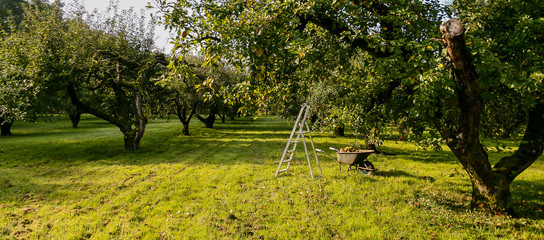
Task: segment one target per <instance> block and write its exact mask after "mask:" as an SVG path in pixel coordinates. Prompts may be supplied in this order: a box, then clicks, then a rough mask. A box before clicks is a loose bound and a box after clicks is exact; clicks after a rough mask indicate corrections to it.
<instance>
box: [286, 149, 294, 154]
mask: <svg viewBox="0 0 544 240" xmlns="http://www.w3.org/2000/svg"><path fill="white" fill-rule="evenodd" d="M295 150H296V149H289V150H287V152H288V153H292V152H294V151H295Z"/></svg>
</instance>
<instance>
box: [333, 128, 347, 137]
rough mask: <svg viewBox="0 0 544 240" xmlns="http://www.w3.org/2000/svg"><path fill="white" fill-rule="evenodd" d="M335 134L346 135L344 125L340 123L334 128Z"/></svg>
mask: <svg viewBox="0 0 544 240" xmlns="http://www.w3.org/2000/svg"><path fill="white" fill-rule="evenodd" d="M334 135H336V136H339V137H345V136H346V134H345V133H344V125H339V126H337V127H335V128H334Z"/></svg>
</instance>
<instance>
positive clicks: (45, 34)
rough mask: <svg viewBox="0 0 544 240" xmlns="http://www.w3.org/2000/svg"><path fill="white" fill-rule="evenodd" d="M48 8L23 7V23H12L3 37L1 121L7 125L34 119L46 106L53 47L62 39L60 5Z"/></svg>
mask: <svg viewBox="0 0 544 240" xmlns="http://www.w3.org/2000/svg"><path fill="white" fill-rule="evenodd" d="M46 6H47V7H43V6H42V5H39V4H31V5H28V6H24V10H25V15H24V18H23V19H22V22H21V23H20V24H19V25H15V24H16V23H15V22H10V24H11V25H9V27H8V30H6V31H3V30H2V32H1V34H0V41H1V42H0V44H1V49H0V68H1V69H2V71H1V73H0V74H1V75H0V95H2V98H1V99H0V118H2V119H3V120H4V121H6V122H12V121H14V120H16V119H33V118H34V117H35V114H36V112H38V111H39V109H40V107H41V106H43V105H40V103H41V101H39V99H40V94H41V93H42V92H44V91H46V90H47V87H46V86H45V82H46V81H47V74H46V73H45V72H46V71H47V69H48V62H47V61H48V60H49V57H50V54H51V53H50V50H51V46H54V45H55V44H57V43H58V41H60V40H61V38H59V34H58V33H59V31H61V23H60V6H59V5H58V3H57V4H55V5H46ZM0 124H1V123H0Z"/></svg>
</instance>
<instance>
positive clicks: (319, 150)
mask: <svg viewBox="0 0 544 240" xmlns="http://www.w3.org/2000/svg"><path fill="white" fill-rule="evenodd" d="M315 151H316V152H320V153H324V154H327V155H328V156H329V157H330V158H332V159H334V158H333V157H332V156H331V155H330V154H329V153H328V152H325V151H323V150H321V149H319V148H316V149H315Z"/></svg>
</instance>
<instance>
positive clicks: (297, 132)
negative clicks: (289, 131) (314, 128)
mask: <svg viewBox="0 0 544 240" xmlns="http://www.w3.org/2000/svg"><path fill="white" fill-rule="evenodd" d="M295 133H296V134H299V133H303V134H306V133H310V132H309V131H296V132H295Z"/></svg>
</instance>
